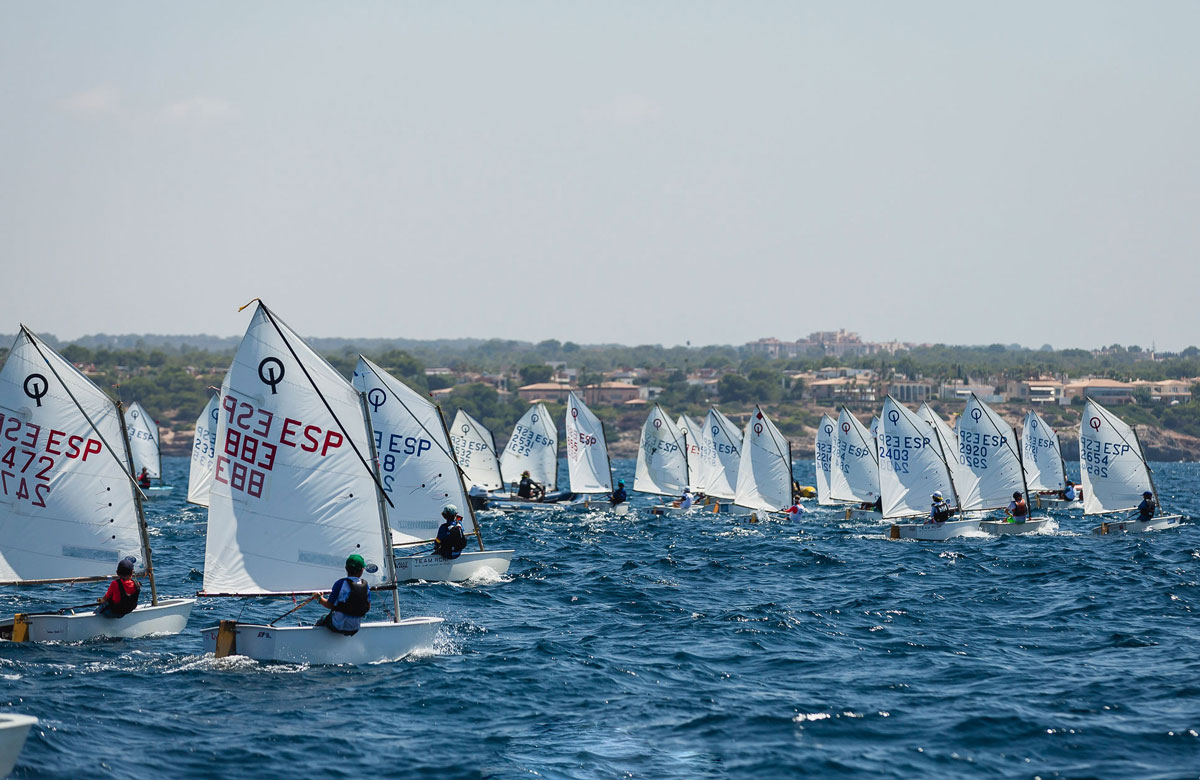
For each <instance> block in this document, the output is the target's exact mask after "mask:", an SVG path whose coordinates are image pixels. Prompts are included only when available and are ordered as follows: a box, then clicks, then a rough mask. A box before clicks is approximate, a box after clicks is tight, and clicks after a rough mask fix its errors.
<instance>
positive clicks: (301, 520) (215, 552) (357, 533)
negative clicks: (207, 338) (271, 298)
mask: <svg viewBox="0 0 1200 780" xmlns="http://www.w3.org/2000/svg"><path fill="white" fill-rule="evenodd" d="M365 411H366V410H365V404H364V403H363V401H362V398H361V396H360V394H359V392H358V391H357V390H355V389H354V387H353V386H351V384H350V383H349V382H347V381H346V380H345V379H344V378H343V377H342V375H341V374H340V373H339V372H338V371H337V369H335V368H334V367H333V366H331V365H329V364H328V363H327V362H326V361H325V360H324V359H323V358H322V357H321V356H320V355H318V354H317V353H316V352H315V351H314V350H313V349H312V348H311V347H309V346H308V345H307V344H305V343H304V341H303V340H301V339H300V337H299V336H297V335H296V334H295V333H294V332H293V331H292V330H291V329H290V328H288V326H287V325H285V324H284V323H283V321H281V320H280V319H279V318H278V317H276V316H275V315H274V314H273V313H272V312H270V311H269V310H268V309H267V308H266V306H263V305H262V304H259V306H258V309H257V310H256V311H255V313H254V317H253V318H252V319H251V321H250V326H249V327H248V328H247V329H246V335H245V336H244V337H243V338H242V342H241V344H240V345H239V346H238V350H237V354H236V355H235V356H234V359H233V365H232V366H231V367H230V369H229V373H228V374H227V375H226V378H225V382H224V383H223V384H222V385H221V401H220V419H219V421H218V424H217V452H218V454H217V462H216V466H215V470H214V474H213V485H212V490H211V492H210V493H209V507H208V539H207V544H206V547H205V552H204V591H205V592H206V593H213V594H240V595H254V594H263V593H291V592H297V591H312V590H320V589H327V588H329V586H330V585H331V584H332V583H333V582H334V581H335V580H336V579H338V578H339V577H342V576H344V575H345V561H346V556H348V555H350V554H351V553H358V554H359V555H361V556H363V558H365V559H366V562H367V571H366V573H365V574H364V575H363V576H364V577H365V578H366V580H367V581H368V583H369V584H371V585H378V584H383V583H387V582H389V581H390V577H391V560H390V552H389V549H390V545H388V544H387V541H386V536H385V534H386V528H385V527H384V525H383V524H384V519H383V517H382V513H381V510H380V501H381V499H380V495H379V491H378V489H377V482H376V479H375V475H374V473H373V470H372V467H371V465H370V457H371V435H370V432H369V431H368V428H367V423H366V415H365Z"/></svg>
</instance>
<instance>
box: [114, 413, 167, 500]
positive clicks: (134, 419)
mask: <svg viewBox="0 0 1200 780" xmlns="http://www.w3.org/2000/svg"><path fill="white" fill-rule="evenodd" d="M125 430H127V431H128V432H129V451H130V452H131V453H132V454H133V473H134V475H135V476H136V475H138V474H141V473H142V469H143V468H144V469H146V474H147V475H148V476H149V477H150V479H151V480H153V481H156V482H157V483H158V484H152V485H151V486H150V487H148V488H142V494H143V495H144V496H146V498H157V497H159V496H162V495H166V494H167V493H170V492H171V491H172V490H174V489H175V488H174V487H173V486H171V485H164V484H163V469H162V448H161V447H160V446H159V438H160V434H159V430H158V423H157V422H155V421H154V419H153V418H152V417H151V416H150V414H149V413H148V412H147V411H146V408H145V407H144V406H142V405H141V404H140V403H138V402H137V401H134V402H133V403H131V404H130V405H129V408H127V409H126V410H125Z"/></svg>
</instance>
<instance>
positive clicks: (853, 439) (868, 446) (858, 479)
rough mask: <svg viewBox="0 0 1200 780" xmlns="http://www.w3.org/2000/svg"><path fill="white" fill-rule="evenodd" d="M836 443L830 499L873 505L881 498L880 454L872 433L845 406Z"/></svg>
mask: <svg viewBox="0 0 1200 780" xmlns="http://www.w3.org/2000/svg"><path fill="white" fill-rule="evenodd" d="M833 442H834V443H833V468H832V470H831V472H830V478H829V497H830V498H831V499H833V500H834V501H853V502H856V503H874V502H875V500H876V499H877V498H879V453H878V451H877V450H876V449H875V440H874V438H873V437H872V436H871V432H870V431H868V430H867V429H866V428H864V427H863V424H862V423H860V422H859V421H858V418H857V417H855V416H854V415H852V414H850V410H849V409H847V408H845V407H842V411H841V414H839V415H838V421H837V429H836V430H835V431H834V440H833Z"/></svg>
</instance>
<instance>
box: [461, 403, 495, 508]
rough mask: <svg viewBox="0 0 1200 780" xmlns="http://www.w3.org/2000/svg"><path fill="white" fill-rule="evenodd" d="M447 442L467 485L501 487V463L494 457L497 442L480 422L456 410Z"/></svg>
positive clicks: (492, 488) (490, 488) (488, 487)
mask: <svg viewBox="0 0 1200 780" xmlns="http://www.w3.org/2000/svg"><path fill="white" fill-rule="evenodd" d="M450 441H451V443H453V444H454V457H456V458H458V465H459V468H461V469H462V470H463V479H465V480H466V482H467V484H468V485H478V486H479V487H481V488H483V489H484V490H499V489H500V488H502V487H504V479H503V478H502V477H501V476H500V461H499V460H498V459H497V458H496V439H495V437H493V436H492V432H491V431H489V430H488V429H487V427H486V426H484V424H483V423H481V422H479V420H476V419H475V418H474V417H472V416H471V415H469V414H467V413H466V412H465V411H463V410H462V409H459V410H458V413H457V414H455V415H454V422H453V423H452V424H451V425H450Z"/></svg>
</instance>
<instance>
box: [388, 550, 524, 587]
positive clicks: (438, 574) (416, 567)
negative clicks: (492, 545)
mask: <svg viewBox="0 0 1200 780" xmlns="http://www.w3.org/2000/svg"><path fill="white" fill-rule="evenodd" d="M512 557H513V550H476V551H473V552H464V553H463V554H462V555H460V556H458V557H457V558H453V559H451V560H447V559H445V558H443V557H442V556H440V555H408V556H405V557H403V558H397V559H396V578H397V579H399V580H400V582H415V581H417V580H424V581H425V582H465V581H466V580H469V579H472V578H473V577H477V576H479V575H480V574H483V573H486V572H495V573H496V574H498V575H499V574H504V573H505V572H506V571H508V567H509V564H511V563H512Z"/></svg>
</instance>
